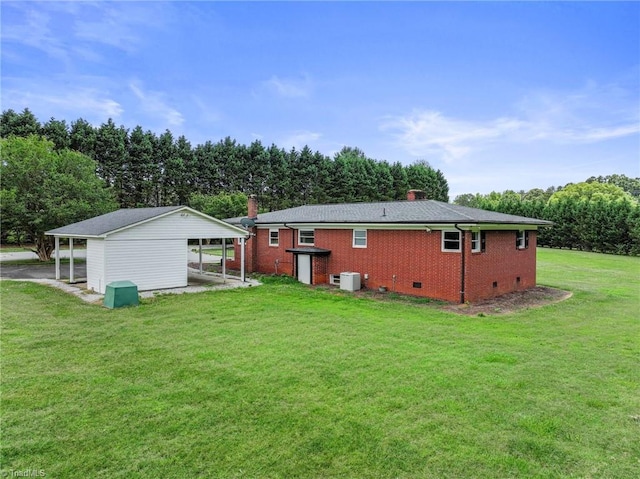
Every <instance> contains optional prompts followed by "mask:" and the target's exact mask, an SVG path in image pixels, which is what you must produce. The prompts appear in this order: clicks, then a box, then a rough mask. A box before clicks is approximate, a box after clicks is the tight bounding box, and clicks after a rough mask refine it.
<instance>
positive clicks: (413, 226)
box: [256, 221, 551, 231]
mask: <svg viewBox="0 0 640 479" xmlns="http://www.w3.org/2000/svg"><path fill="white" fill-rule="evenodd" d="M541 226H551V224H542V223H540V224H537V223H536V224H530V223H529V224H527V223H480V222H478V223H456V222H449V223H424V222H420V223H418V222H416V223H408V222H407V223H371V222H369V223H321V222H317V223H311V222H300V223H294V222H289V221H287V222H286V223H259V224H256V227H257V228H259V229H268V228H291V227H295V228H297V229H302V228H309V229H378V230H417V231H430V230H443V229H455V228H456V227H458V228H460V229H463V230H468V231H481V230H486V231H489V230H491V231H496V230H505V231H507V230H511V231H513V230H537V229H538V228H539V227H541Z"/></svg>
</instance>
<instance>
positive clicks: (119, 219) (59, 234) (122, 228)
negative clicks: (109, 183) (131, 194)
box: [46, 206, 247, 294]
mask: <svg viewBox="0 0 640 479" xmlns="http://www.w3.org/2000/svg"><path fill="white" fill-rule="evenodd" d="M46 234H47V235H50V236H53V237H54V238H55V251H56V255H55V260H56V279H60V253H59V252H60V240H61V239H65V238H66V239H68V240H69V262H70V265H69V271H70V274H69V276H70V278H69V282H71V283H73V282H74V280H75V277H74V276H75V274H74V265H73V262H74V256H73V243H74V240H75V239H85V240H86V241H87V253H86V255H87V259H86V261H87V262H86V268H87V289H89V290H93V291H95V292H98V293H100V294H104V293H105V290H106V285H107V284H108V283H111V282H113V281H124V280H129V281H133V282H134V283H135V284H136V285H137V286H138V289H139V290H140V291H145V290H152V289H165V288H180V287H185V286H187V277H188V264H187V263H188V260H187V256H188V255H187V251H188V240H190V239H191V240H195V239H197V240H198V243H199V256H200V270H202V240H203V239H221V240H223V241H222V243H223V245H224V240H225V239H228V238H231V239H236V238H237V239H238V240H239V241H240V242H241V244H244V242H245V239H246V237H247V232H246V231H245V230H244V229H242V228H239V227H236V226H233V225H230V224H228V223H225V222H224V221H222V220H218V219H216V218H213V217H211V216H208V215H205V214H204V213H201V212H199V211H196V210H194V209H192V208H189V207H188V206H165V207H158V208H131V209H121V210H117V211H114V212H112V213H107V214H105V215H101V216H96V217H95V218H91V219H88V220H85V221H80V222H78V223H73V224H70V225H67V226H63V227H61V228H57V229H54V230H50V231H47V232H46ZM241 252H242V253H241V258H240V262H241V268H240V271H241V272H240V274H241V280H242V281H245V267H244V264H245V258H244V248H241ZM222 276H223V278H225V277H226V248H225V247H223V248H222Z"/></svg>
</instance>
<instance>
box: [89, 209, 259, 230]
mask: <svg viewBox="0 0 640 479" xmlns="http://www.w3.org/2000/svg"><path fill="white" fill-rule="evenodd" d="M185 211H188V212H189V213H191V214H193V215H196V216H200V217H201V218H204V219H206V220H209V221H211V222H213V223H218V224H219V225H220V226H224V227H225V228H228V229H230V230H232V231H234V232H237V235H231V236H219V238H246V237H247V232H246V231H245V230H243V229H242V228H238V227H237V226H233V225H231V224H229V223H227V222H225V221H222V220H219V219H217V218H214V217H213V216H209V215H206V214H204V213H201V212H200V211H197V210H194V209H193V208H189V207H188V206H183V207H182V208H178V209H175V210H171V211H168V212H166V213H163V214H161V215H157V216H154V217H152V218H147V219H146V220H143V221H138V222H137V223H133V224H130V225H127V226H123V227H122V228H118V229H115V230H112V231H108V232H106V233H105V234H104V235H103V236H101V237H103V238H104V237H106V236H108V235H112V234H115V233H119V232H120V231H124V230H128V229H129V228H134V227H136V226H140V225H142V224H145V223H148V222H150V221H155V220H157V219H159V218H164V217H165V216H169V215H174V214H176V213H180V212H182V213H183V214H184V212H185Z"/></svg>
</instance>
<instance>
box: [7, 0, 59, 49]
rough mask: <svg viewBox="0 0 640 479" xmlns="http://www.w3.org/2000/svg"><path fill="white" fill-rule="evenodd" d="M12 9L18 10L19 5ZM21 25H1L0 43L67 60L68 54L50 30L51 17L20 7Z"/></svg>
mask: <svg viewBox="0 0 640 479" xmlns="http://www.w3.org/2000/svg"><path fill="white" fill-rule="evenodd" d="M12 7H13V8H19V7H20V4H18V3H16V4H12ZM21 13H22V14H23V19H24V22H23V23H18V22H14V23H3V25H2V41H3V43H4V42H10V43H19V44H22V45H25V46H28V47H31V48H35V49H38V50H41V51H43V52H45V53H46V54H47V55H49V56H51V57H53V58H56V59H59V60H67V59H68V54H67V49H66V47H65V45H64V44H63V43H62V42H61V41H60V40H59V39H58V38H56V36H55V35H54V34H53V32H52V30H51V23H52V22H51V17H50V16H49V15H48V14H47V13H46V12H45V11H43V10H40V9H34V8H31V5H28V4H27V5H22V12H21Z"/></svg>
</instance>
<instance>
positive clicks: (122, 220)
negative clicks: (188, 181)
mask: <svg viewBox="0 0 640 479" xmlns="http://www.w3.org/2000/svg"><path fill="white" fill-rule="evenodd" d="M180 208H184V206H160V207H157V208H128V209H121V210H117V211H113V212H111V213H107V214H104V215H101V216H96V217H95V218H90V219H88V220H84V221H79V222H78V223H72V224H70V225H67V226H62V227H61V228H56V229H53V230H50V231H47V232H46V234H48V235H71V236H87V237H91V236H102V235H104V234H106V233H109V232H111V231H115V230H119V229H121V228H125V227H127V226H131V225H134V224H136V223H140V222H141V221H145V220H149V219H151V218H155V217H156V216H160V215H163V214H165V213H169V212H171V211H175V210H179V209H180Z"/></svg>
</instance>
